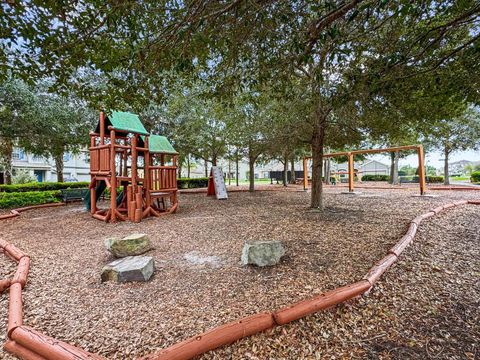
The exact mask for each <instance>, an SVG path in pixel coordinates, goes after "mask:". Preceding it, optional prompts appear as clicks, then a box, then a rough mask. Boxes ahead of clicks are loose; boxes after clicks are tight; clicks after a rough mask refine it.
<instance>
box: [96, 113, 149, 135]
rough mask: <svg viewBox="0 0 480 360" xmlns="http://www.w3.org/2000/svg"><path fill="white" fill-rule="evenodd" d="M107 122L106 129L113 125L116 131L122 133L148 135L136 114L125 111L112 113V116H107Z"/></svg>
mask: <svg viewBox="0 0 480 360" xmlns="http://www.w3.org/2000/svg"><path fill="white" fill-rule="evenodd" d="M105 120H106V125H107V126H106V127H105V128H108V126H109V125H111V126H113V128H114V129H115V130H119V131H122V132H130V133H135V134H140V135H148V132H147V130H146V129H145V127H144V126H143V124H142V122H141V121H140V118H139V117H138V115H136V114H132V113H129V112H123V111H112V113H111V114H109V115H107V117H106V119H105ZM98 128H99V126H97V129H98ZM97 132H98V130H97Z"/></svg>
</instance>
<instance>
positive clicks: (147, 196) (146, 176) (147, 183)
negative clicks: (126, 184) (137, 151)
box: [143, 135, 152, 209]
mask: <svg viewBox="0 0 480 360" xmlns="http://www.w3.org/2000/svg"><path fill="white" fill-rule="evenodd" d="M148 142H149V139H148V135H146V136H145V149H147V150H145V151H144V156H143V162H144V164H143V172H144V175H143V187H144V189H145V203H146V208H147V209H149V208H150V206H151V204H152V201H151V198H150V151H149V150H148V149H149V147H148Z"/></svg>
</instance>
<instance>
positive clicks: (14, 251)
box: [3, 243, 27, 262]
mask: <svg viewBox="0 0 480 360" xmlns="http://www.w3.org/2000/svg"><path fill="white" fill-rule="evenodd" d="M3 250H4V251H5V253H6V254H7V255H9V256H10V257H11V258H12V259H14V260H15V261H17V262H18V261H20V259H21V258H23V257H24V256H27V255H26V254H25V253H24V252H23V251H21V250H20V249H19V248H17V247H16V246H15V245H13V244H10V243H9V244H8V245H7V246H5V247H4V248H3Z"/></svg>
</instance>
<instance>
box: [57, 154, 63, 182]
mask: <svg viewBox="0 0 480 360" xmlns="http://www.w3.org/2000/svg"><path fill="white" fill-rule="evenodd" d="M55 169H56V171H57V182H63V154H58V155H56V156H55Z"/></svg>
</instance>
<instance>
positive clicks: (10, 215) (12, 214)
mask: <svg viewBox="0 0 480 360" xmlns="http://www.w3.org/2000/svg"><path fill="white" fill-rule="evenodd" d="M18 215H20V214H19V213H18V212H17V213H16V214H14V213H13V212H12V213H11V214H5V215H0V220H5V219H10V218H14V217H17V216H18Z"/></svg>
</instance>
